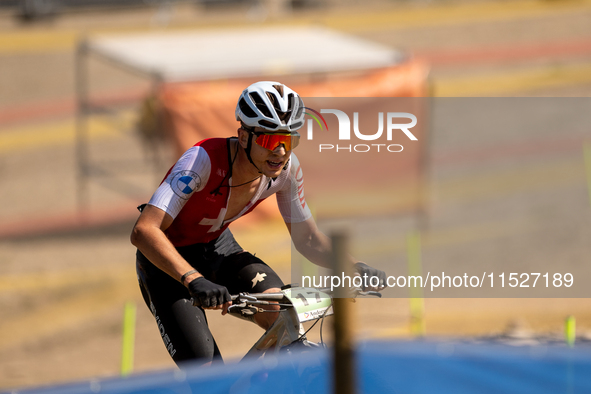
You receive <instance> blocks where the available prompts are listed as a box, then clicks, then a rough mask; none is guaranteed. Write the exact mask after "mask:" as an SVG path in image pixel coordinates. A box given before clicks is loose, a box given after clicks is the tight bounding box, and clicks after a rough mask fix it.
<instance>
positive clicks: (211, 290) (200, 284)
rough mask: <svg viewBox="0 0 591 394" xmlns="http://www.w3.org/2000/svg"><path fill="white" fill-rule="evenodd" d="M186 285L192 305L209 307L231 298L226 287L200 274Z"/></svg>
mask: <svg viewBox="0 0 591 394" xmlns="http://www.w3.org/2000/svg"><path fill="white" fill-rule="evenodd" d="M187 287H188V289H189V293H190V294H191V297H193V305H195V306H201V307H204V308H210V307H215V306H218V305H223V304H225V303H226V302H228V301H231V300H232V297H230V293H229V292H228V289H226V288H225V287H224V286H221V285H218V284H215V283H213V282H211V281H209V280H207V279H205V278H204V277H202V276H200V277H199V278H196V279H193V280H192V281H191V282H190V283H189V285H188V286H187Z"/></svg>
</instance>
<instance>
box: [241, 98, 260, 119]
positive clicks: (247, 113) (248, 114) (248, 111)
mask: <svg viewBox="0 0 591 394" xmlns="http://www.w3.org/2000/svg"><path fill="white" fill-rule="evenodd" d="M238 105H239V106H240V111H242V113H243V114H244V115H245V116H246V117H249V118H256V117H257V114H256V113H255V112H254V111H253V110H252V108H250V107H249V106H248V104H246V100H244V98H241V99H240V103H239V104H238Z"/></svg>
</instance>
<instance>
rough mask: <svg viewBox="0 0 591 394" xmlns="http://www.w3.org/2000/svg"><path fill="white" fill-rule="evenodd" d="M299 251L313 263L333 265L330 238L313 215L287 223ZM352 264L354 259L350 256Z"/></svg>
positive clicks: (327, 266)
mask: <svg viewBox="0 0 591 394" xmlns="http://www.w3.org/2000/svg"><path fill="white" fill-rule="evenodd" d="M285 224H286V225H287V229H288V230H289V233H290V235H291V239H292V240H293V244H294V245H295V247H296V249H297V250H298V252H300V253H301V254H302V255H303V256H304V257H305V258H307V259H308V260H310V261H311V262H312V263H314V264H316V265H319V266H321V267H325V268H330V267H331V253H332V246H331V242H330V238H328V237H327V236H326V235H325V234H324V233H323V232H322V231H320V230H319V229H318V226H317V225H316V222H315V221H314V218H313V217H311V218H309V219H307V220H304V221H303V222H298V223H287V222H286V223H285ZM348 259H349V260H350V262H351V264H354V263H355V262H356V260H354V259H353V258H352V257H351V256H349V257H348Z"/></svg>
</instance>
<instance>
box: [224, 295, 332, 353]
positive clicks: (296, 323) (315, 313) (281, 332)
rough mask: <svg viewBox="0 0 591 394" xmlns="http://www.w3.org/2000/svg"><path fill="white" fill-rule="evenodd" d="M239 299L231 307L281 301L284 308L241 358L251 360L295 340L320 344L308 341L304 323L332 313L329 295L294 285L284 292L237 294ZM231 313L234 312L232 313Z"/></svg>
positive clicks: (306, 345) (284, 346)
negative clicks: (236, 303)
mask: <svg viewBox="0 0 591 394" xmlns="http://www.w3.org/2000/svg"><path fill="white" fill-rule="evenodd" d="M310 295H313V297H310ZM233 298H234V297H233ZM236 301H237V302H239V303H241V304H238V305H233V306H232V307H234V308H235V310H238V311H240V310H241V308H252V306H254V305H261V304H262V305H265V304H269V301H278V302H279V305H280V308H281V309H280V311H279V312H278V313H279V316H278V317H277V320H275V322H274V323H273V325H272V326H271V327H270V328H269V329H268V330H267V331H266V332H265V333H264V334H263V335H262V336H261V337H260V338H259V340H258V341H257V342H256V343H255V344H254V345H253V346H252V348H251V349H250V350H249V351H248V353H246V355H245V356H244V358H243V359H242V360H245V359H252V357H255V358H258V357H260V356H262V355H263V354H265V353H267V352H268V351H269V350H271V349H272V350H273V353H278V352H279V351H281V349H284V348H286V347H287V346H289V345H291V344H293V343H296V342H300V343H301V344H302V345H303V346H305V347H310V348H314V347H319V345H318V344H316V343H312V342H309V341H308V340H307V338H306V336H305V330H304V327H303V325H302V323H303V322H305V321H312V320H318V319H321V318H324V317H325V316H328V315H331V314H332V299H331V297H330V295H328V294H327V293H325V292H322V291H321V290H318V289H313V288H304V287H294V288H284V289H282V291H281V293H262V294H240V295H239V296H237V297H236ZM232 307H230V308H232ZM231 310H232V309H230V311H231ZM250 310H252V309H250ZM230 314H235V313H232V312H231V313H230Z"/></svg>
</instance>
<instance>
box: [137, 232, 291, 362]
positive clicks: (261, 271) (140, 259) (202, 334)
mask: <svg viewBox="0 0 591 394" xmlns="http://www.w3.org/2000/svg"><path fill="white" fill-rule="evenodd" d="M177 250H178V251H179V253H180V254H181V256H183V257H184V258H185V259H186V260H187V261H188V262H189V264H191V265H192V266H193V267H194V268H195V269H196V270H197V271H199V273H201V274H202V275H203V276H204V277H205V278H206V279H208V280H210V281H212V282H214V283H217V284H220V285H222V286H225V287H226V288H227V289H228V291H229V292H230V294H233V295H234V294H238V293H241V292H249V293H262V292H264V291H265V290H269V289H272V288H280V287H281V286H283V282H282V281H281V279H280V278H279V276H278V275H277V274H276V273H275V271H273V269H272V268H271V267H269V266H268V265H267V264H265V263H264V262H263V261H262V260H261V259H259V258H258V257H255V256H254V255H252V254H250V253H249V252H245V251H244V250H243V249H242V248H241V247H240V245H238V243H237V242H236V240H235V239H234V236H233V235H232V233H231V232H230V230H228V229H227V230H226V231H224V232H223V233H222V234H221V235H220V237H219V238H217V239H216V240H214V241H212V242H209V243H207V244H196V245H191V246H184V247H179V248H177ZM136 268H137V274H138V280H139V284H140V289H141V291H142V295H143V297H144V301H145V302H146V305H147V306H148V308H150V311H151V312H152V314H153V315H154V318H155V319H156V324H157V325H158V329H159V330H160V335H161V336H162V340H163V341H164V346H166V349H167V350H168V353H169V354H170V355H171V357H172V358H173V360H174V361H175V362H176V363H177V364H178V363H179V362H182V361H188V360H200V361H203V364H205V363H208V362H210V361H221V354H220V351H219V349H218V347H217V344H216V342H215V340H214V338H213V336H212V334H211V332H210V331H209V327H208V325H207V319H206V316H205V312H204V310H203V309H201V308H197V307H194V306H193V304H192V303H191V296H190V294H189V291H188V290H187V288H186V287H185V286H184V285H182V284H181V283H180V282H178V281H177V280H176V279H173V278H172V277H171V276H169V275H168V274H166V273H165V272H163V271H162V270H160V269H159V268H157V267H156V266H154V265H153V264H152V263H150V261H149V260H148V259H147V258H146V257H145V256H144V255H143V254H142V253H141V252H140V251H139V250H138V251H137V260H136Z"/></svg>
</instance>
